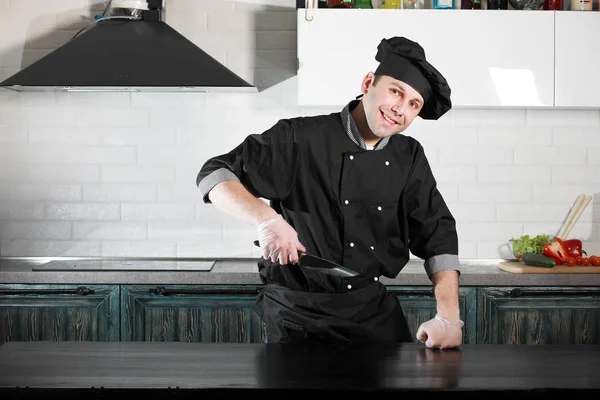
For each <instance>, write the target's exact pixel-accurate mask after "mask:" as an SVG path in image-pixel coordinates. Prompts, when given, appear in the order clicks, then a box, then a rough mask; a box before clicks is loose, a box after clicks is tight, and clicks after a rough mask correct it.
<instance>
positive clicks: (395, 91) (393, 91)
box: [392, 89, 400, 96]
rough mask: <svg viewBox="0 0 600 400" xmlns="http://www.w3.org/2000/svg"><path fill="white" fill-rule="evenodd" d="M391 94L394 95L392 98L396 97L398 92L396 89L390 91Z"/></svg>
mask: <svg viewBox="0 0 600 400" xmlns="http://www.w3.org/2000/svg"><path fill="white" fill-rule="evenodd" d="M392 93H393V94H394V96H398V94H400V91H399V90H398V89H392Z"/></svg>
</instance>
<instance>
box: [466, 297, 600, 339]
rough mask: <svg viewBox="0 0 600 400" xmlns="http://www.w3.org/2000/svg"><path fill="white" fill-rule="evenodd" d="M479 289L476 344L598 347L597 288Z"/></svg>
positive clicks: (599, 302) (599, 301) (599, 309)
mask: <svg viewBox="0 0 600 400" xmlns="http://www.w3.org/2000/svg"><path fill="white" fill-rule="evenodd" d="M478 290H479V294H478V297H479V299H478V302H477V303H478V310H477V315H478V328H477V332H478V343H493V344H600V288H597V287H521V288H512V287H498V288H480V289H478Z"/></svg>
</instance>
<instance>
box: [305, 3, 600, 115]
mask: <svg viewBox="0 0 600 400" xmlns="http://www.w3.org/2000/svg"><path fill="white" fill-rule="evenodd" d="M596 31H597V30H596ZM392 36H405V37H407V38H409V39H411V40H414V41H416V42H418V43H419V44H421V45H422V46H423V48H424V49H425V54H426V56H427V59H428V60H429V61H430V62H431V63H432V64H433V65H434V66H435V67H436V68H437V69H438V70H440V71H441V72H442V74H443V75H444V76H445V77H446V79H447V80H448V82H449V84H450V87H451V89H452V102H453V105H454V107H533V108H537V107H540V108H544V107H552V106H554V42H553V37H554V12H548V11H527V12H515V11H512V10H493V11H492V10H487V11H481V10H377V9H375V10H362V9H353V10H344V9H317V10H315V13H314V19H313V20H312V21H310V22H309V21H307V20H306V19H305V10H303V9H299V10H298V62H299V65H298V104H299V105H303V106H343V105H345V104H346V103H347V102H348V101H350V100H352V99H354V97H355V96H357V95H359V94H360V85H361V81H362V78H363V77H364V75H365V74H366V73H367V72H369V71H374V70H375V69H376V68H377V65H378V62H377V61H376V60H375V54H376V52H377V45H378V44H379V42H380V41H381V39H383V38H389V37H392ZM590 37H591V35H590ZM596 37H598V35H596ZM596 65H597V64H596ZM598 82H599V84H600V80H599V81H598Z"/></svg>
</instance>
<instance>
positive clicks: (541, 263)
mask: <svg viewBox="0 0 600 400" xmlns="http://www.w3.org/2000/svg"><path fill="white" fill-rule="evenodd" d="M522 260H523V262H524V263H525V264H527V265H532V266H534V267H544V268H552V267H555V266H556V261H554V259H552V258H550V257H548V256H545V255H543V254H537V253H523V255H522Z"/></svg>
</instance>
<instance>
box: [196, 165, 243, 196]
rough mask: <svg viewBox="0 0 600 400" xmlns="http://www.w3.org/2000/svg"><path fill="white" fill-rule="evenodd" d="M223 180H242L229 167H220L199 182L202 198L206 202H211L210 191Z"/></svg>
mask: <svg viewBox="0 0 600 400" xmlns="http://www.w3.org/2000/svg"><path fill="white" fill-rule="evenodd" d="M223 181H236V182H239V181H240V180H239V179H238V177H237V176H236V175H235V174H234V173H233V172H231V171H230V170H228V169H227V168H219V169H217V170H215V171H213V172H212V173H210V174H209V175H207V176H206V177H205V178H204V179H202V180H201V181H200V183H199V184H198V189H200V194H201V195H202V200H203V201H204V202H205V203H209V204H210V200H209V199H208V192H210V191H211V190H212V188H214V187H215V186H217V184H219V183H221V182H223Z"/></svg>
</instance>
